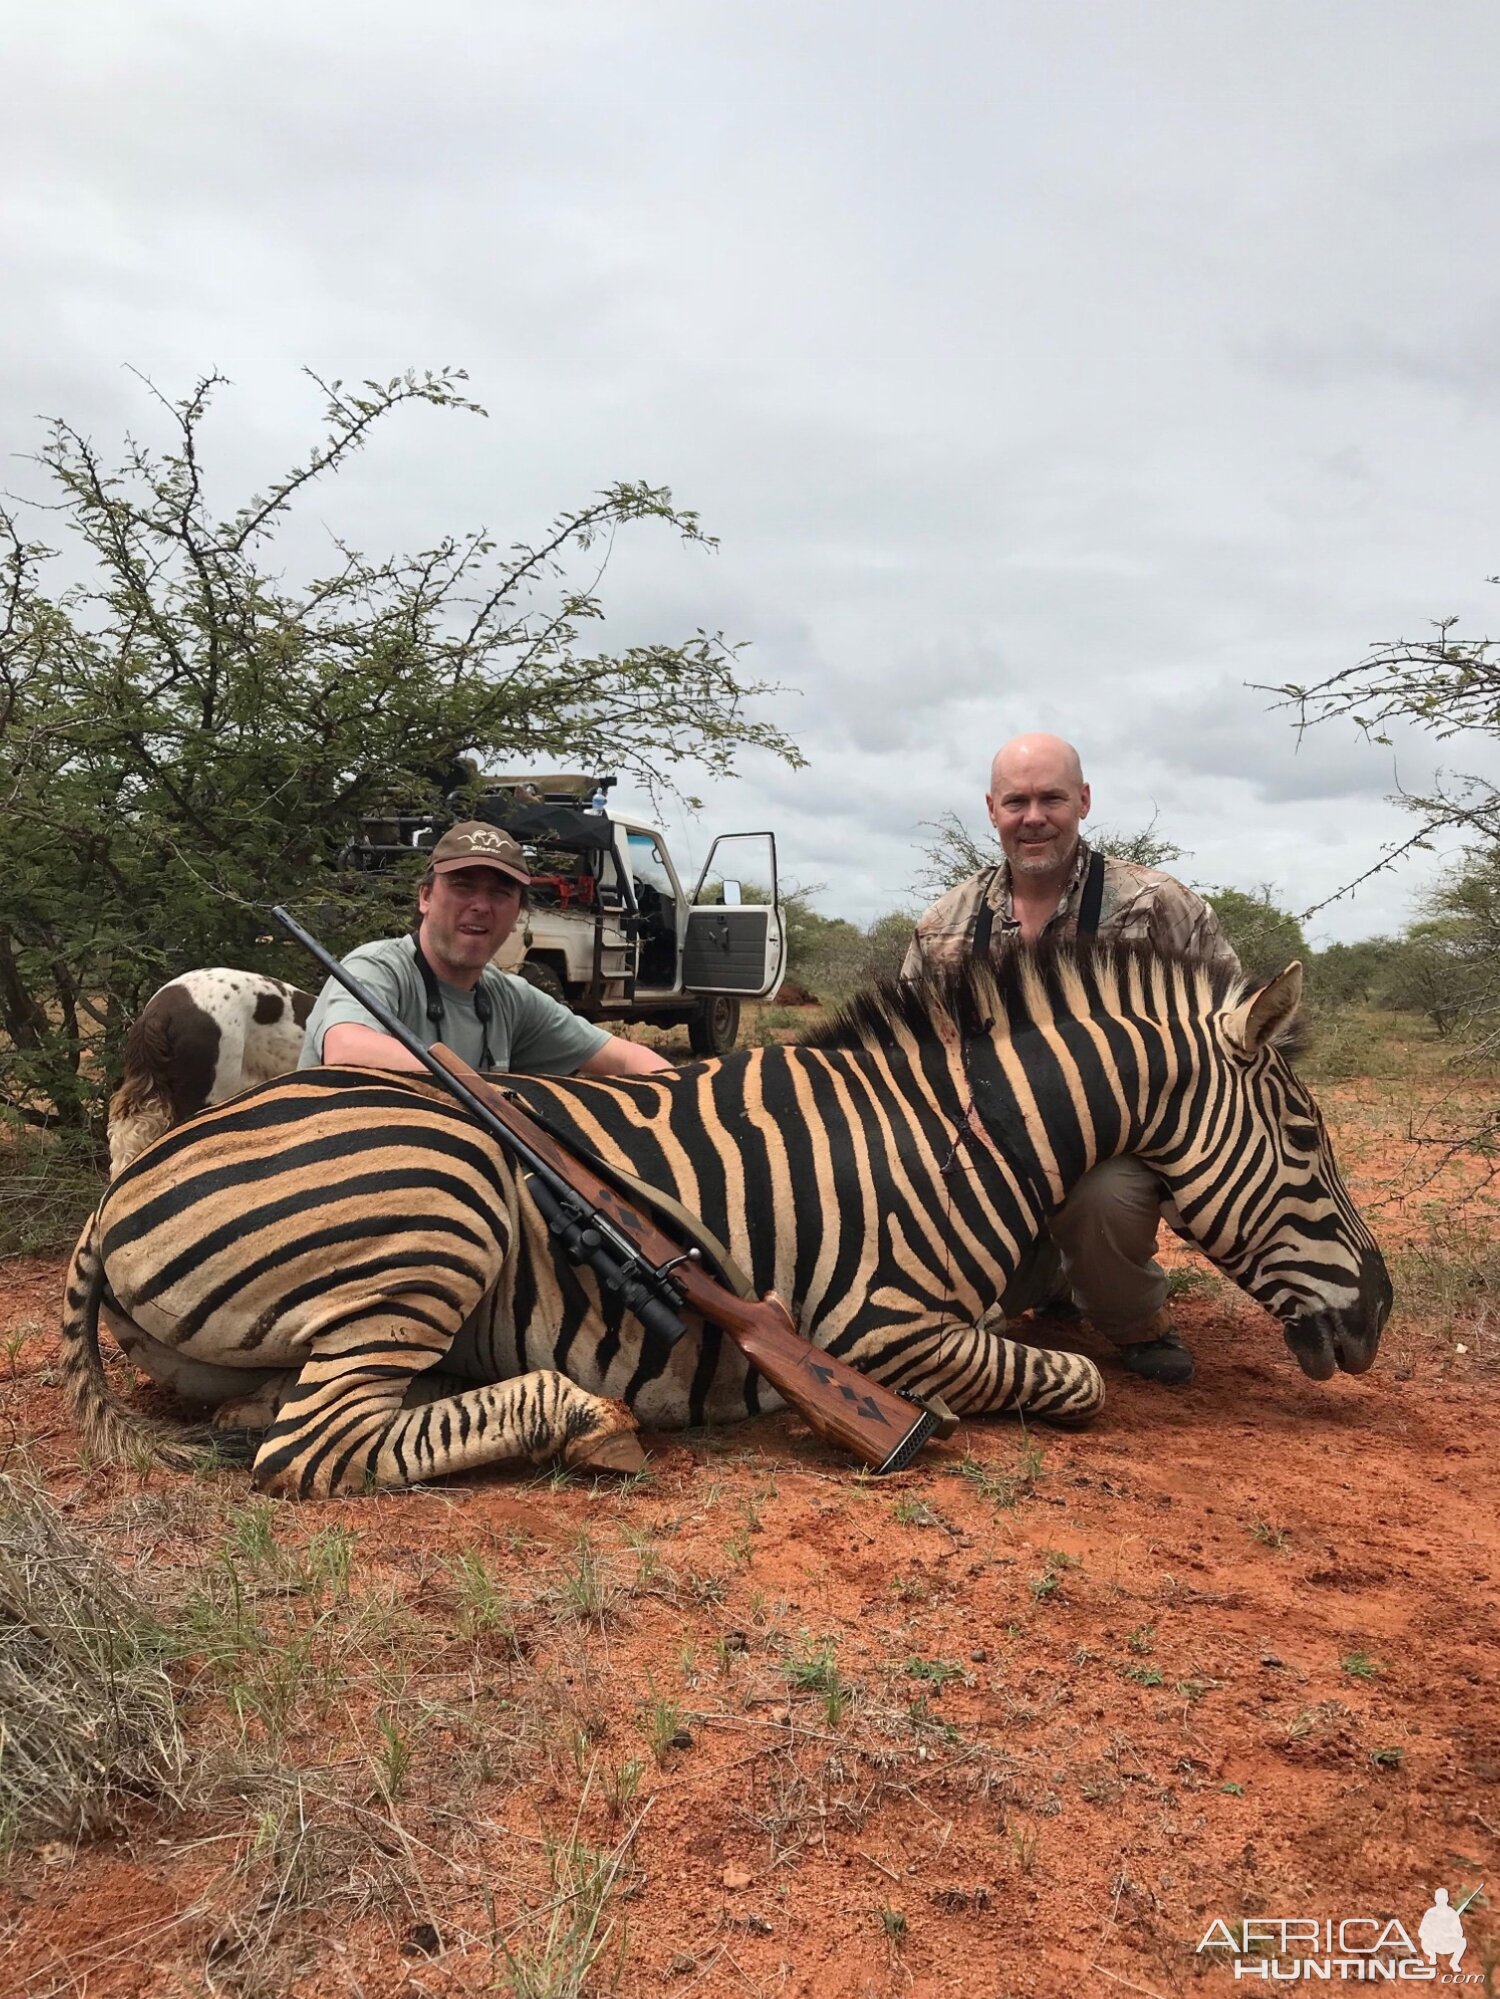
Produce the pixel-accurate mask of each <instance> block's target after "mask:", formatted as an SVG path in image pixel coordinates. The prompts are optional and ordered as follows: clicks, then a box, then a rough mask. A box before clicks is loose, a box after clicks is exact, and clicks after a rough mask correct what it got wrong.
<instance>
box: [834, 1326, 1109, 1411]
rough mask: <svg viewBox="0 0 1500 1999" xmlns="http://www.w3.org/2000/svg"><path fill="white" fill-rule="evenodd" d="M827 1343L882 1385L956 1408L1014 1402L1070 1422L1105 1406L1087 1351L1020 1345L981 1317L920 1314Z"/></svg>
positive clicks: (987, 1407) (989, 1408) (998, 1408)
mask: <svg viewBox="0 0 1500 1999" xmlns="http://www.w3.org/2000/svg"><path fill="white" fill-rule="evenodd" d="M832 1345H833V1350H834V1351H835V1352H837V1353H839V1354H840V1355H842V1357H843V1358H844V1359H845V1360H848V1361H851V1362H853V1364H854V1365H855V1366H856V1367H858V1368H860V1369H862V1370H863V1372H864V1373H866V1374H870V1375H873V1376H874V1377H875V1379H876V1380H877V1381H882V1382H884V1383H885V1385H886V1387H888V1388H895V1389H898V1390H899V1391H900V1392H901V1393H903V1394H906V1395H915V1396H917V1397H918V1398H919V1399H920V1398H921V1397H922V1396H924V1395H936V1396H940V1397H941V1398H942V1400H943V1401H944V1402H946V1403H947V1405H948V1407H949V1408H950V1409H951V1410H952V1411H953V1413H954V1415H955V1416H992V1415H997V1414H999V1412H1000V1411H1002V1410H1005V1409H1015V1410H1018V1411H1020V1412H1021V1413H1023V1414H1024V1415H1027V1416H1035V1417H1037V1418H1039V1419H1040V1420H1041V1421H1043V1422H1047V1423H1059V1424H1065V1425H1076V1424H1081V1423H1088V1422H1091V1421H1092V1420H1093V1418H1094V1417H1095V1416H1097V1415H1098V1413H1099V1411H1100V1409H1101V1408H1102V1407H1103V1406H1104V1377H1103V1376H1102V1375H1101V1374H1100V1372H1099V1370H1098V1368H1097V1367H1095V1365H1094V1363H1093V1362H1092V1361H1091V1360H1089V1359H1087V1358H1086V1356H1084V1355H1083V1354H1075V1353H1062V1352H1058V1351H1056V1350H1054V1349H1051V1348H1048V1347H1028V1346H1023V1345H1022V1344H1021V1343H1020V1342H1019V1341H1018V1340H1010V1339H1006V1338H1005V1336H1004V1335H1003V1334H1001V1333H996V1332H991V1331H989V1330H988V1329H987V1328H986V1327H985V1326H984V1325H983V1324H980V1325H977V1326H961V1325H955V1324H954V1323H953V1321H952V1320H951V1319H937V1318H924V1319H921V1320H916V1321H914V1322H912V1323H909V1324H907V1325H904V1326H890V1325H887V1326H884V1327H882V1329H881V1330H880V1332H879V1333H878V1334H866V1335H864V1336H863V1337H862V1338H860V1337H856V1338H855V1339H853V1340H843V1339H841V1340H838V1341H836V1342H834V1343H832Z"/></svg>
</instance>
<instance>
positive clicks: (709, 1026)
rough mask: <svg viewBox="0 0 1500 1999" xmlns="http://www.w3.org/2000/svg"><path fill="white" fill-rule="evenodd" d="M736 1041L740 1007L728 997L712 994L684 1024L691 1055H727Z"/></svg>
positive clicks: (723, 994)
mask: <svg viewBox="0 0 1500 1999" xmlns="http://www.w3.org/2000/svg"><path fill="white" fill-rule="evenodd" d="M739 1038H740V1003H739V1001H738V1000H737V999H736V998H735V997H734V995H733V994H732V993H712V994H710V995H709V997H708V998H707V999H706V1000H704V1001H703V1002H702V1004H701V1005H700V1006H699V1008H698V1011H697V1012H696V1013H695V1014H694V1015H693V1017H692V1019H691V1020H690V1021H689V1022H688V1041H689V1043H690V1044H691V1046H692V1050H693V1053H694V1054H695V1055H728V1054H729V1053H730V1052H731V1051H732V1050H733V1048H734V1044H735V1043H736V1041H738V1040H739Z"/></svg>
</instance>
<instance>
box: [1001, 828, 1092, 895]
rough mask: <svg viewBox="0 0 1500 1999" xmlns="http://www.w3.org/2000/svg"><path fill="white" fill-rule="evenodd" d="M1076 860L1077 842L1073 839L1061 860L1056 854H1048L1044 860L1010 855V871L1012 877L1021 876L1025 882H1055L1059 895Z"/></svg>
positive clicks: (1066, 883) (1037, 857)
mask: <svg viewBox="0 0 1500 1999" xmlns="http://www.w3.org/2000/svg"><path fill="white" fill-rule="evenodd" d="M1077 859H1078V841H1077V840H1076V839H1075V840H1073V842H1072V843H1071V844H1070V846H1069V847H1068V849H1067V851H1066V853H1065V854H1064V855H1063V856H1062V857H1061V858H1058V856H1057V855H1056V854H1048V855H1047V856H1046V857H1045V858H1043V857H1042V856H1040V855H1038V856H1036V857H1035V858H1027V857H1026V856H1024V855H1012V856H1011V857H1010V871H1011V874H1012V875H1013V876H1014V875H1023V876H1024V877H1025V878H1026V880H1027V881H1033V882H1048V881H1051V882H1055V883H1056V884H1057V889H1058V893H1059V894H1061V893H1062V891H1063V890H1064V889H1065V888H1066V887H1067V885H1068V877H1069V876H1070V875H1071V874H1072V872H1073V866H1074V863H1075V862H1076V861H1077Z"/></svg>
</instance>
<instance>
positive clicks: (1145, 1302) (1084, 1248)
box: [1000, 1158, 1167, 1347]
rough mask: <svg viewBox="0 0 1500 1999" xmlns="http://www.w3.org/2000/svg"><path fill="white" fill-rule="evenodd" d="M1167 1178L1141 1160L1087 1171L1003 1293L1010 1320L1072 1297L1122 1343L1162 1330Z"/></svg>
mask: <svg viewBox="0 0 1500 1999" xmlns="http://www.w3.org/2000/svg"><path fill="white" fill-rule="evenodd" d="M1165 1204H1166V1203H1165V1194H1164V1190H1163V1188H1162V1184H1161V1182H1160V1181H1159V1180H1158V1179H1157V1177H1156V1175H1155V1174H1154V1173H1152V1172H1151V1171H1150V1170H1149V1168H1147V1167H1145V1166H1143V1165H1142V1164H1141V1162H1140V1161H1139V1160H1138V1159H1131V1158H1124V1159H1106V1160H1105V1161H1104V1162H1103V1164H1102V1165H1099V1166H1096V1167H1095V1168H1094V1170H1093V1171H1092V1172H1091V1173H1086V1174H1085V1175H1084V1176H1083V1178H1082V1179H1081V1180H1080V1181H1079V1183H1078V1185H1077V1186H1076V1187H1075V1188H1074V1189H1073V1191H1072V1193H1071V1194H1069V1196H1068V1198H1067V1200H1066V1201H1064V1202H1063V1204H1062V1206H1061V1207H1060V1208H1059V1209H1058V1210H1057V1213H1056V1214H1055V1215H1053V1216H1051V1217H1050V1218H1049V1220H1048V1223H1047V1227H1046V1229H1045V1230H1044V1231H1043V1233H1042V1234H1041V1235H1040V1236H1038V1238H1037V1240H1036V1242H1035V1243H1034V1244H1033V1245H1032V1247H1031V1248H1030V1250H1028V1252H1027V1253H1026V1255H1025V1257H1024V1258H1023V1259H1022V1261H1021V1266H1020V1268H1019V1269H1018V1270H1017V1272H1016V1274H1015V1276H1014V1277H1013V1278H1012V1279H1011V1280H1010V1283H1009V1284H1008V1285H1007V1286H1006V1287H1005V1293H1004V1296H1003V1297H1002V1298H1001V1300H1000V1306H1001V1310H1002V1311H1003V1312H1004V1313H1005V1316H1006V1317H1007V1318H1008V1319H1014V1318H1018V1317H1019V1316H1020V1314H1021V1313H1022V1312H1028V1311H1037V1310H1039V1309H1040V1308H1041V1307H1043V1306H1045V1305H1047V1304H1049V1303H1052V1302H1054V1301H1055V1300H1056V1299H1058V1298H1059V1297H1063V1298H1066V1297H1071V1298H1072V1300H1073V1302H1074V1304H1075V1305H1077V1307H1078V1309H1079V1310H1080V1311H1081V1312H1083V1313H1084V1314H1085V1315H1086V1316H1087V1317H1088V1319H1089V1321H1090V1322H1091V1324H1093V1325H1094V1326H1095V1327H1096V1328H1097V1330H1098V1331H1099V1332H1101V1333H1103V1335H1104V1336H1105V1338H1106V1339H1108V1340H1112V1341H1113V1342H1114V1344H1115V1345H1116V1346H1121V1347H1123V1346H1131V1345H1133V1344H1134V1343H1135V1342H1136V1341H1138V1340H1151V1339H1156V1338H1158V1337H1159V1335H1160V1332H1161V1328H1160V1327H1159V1326H1157V1325H1154V1324H1153V1323H1152V1322H1153V1321H1154V1320H1155V1318H1156V1315H1157V1313H1158V1312H1159V1311H1160V1310H1161V1308H1162V1306H1163V1305H1165V1303H1166V1302H1167V1273H1166V1272H1165V1271H1164V1270H1163V1269H1162V1267H1161V1265H1160V1264H1159V1263H1158V1262H1157V1260H1156V1231H1157V1225H1158V1224H1159V1222H1160V1221H1161V1218H1162V1210H1163V1208H1164V1206H1165Z"/></svg>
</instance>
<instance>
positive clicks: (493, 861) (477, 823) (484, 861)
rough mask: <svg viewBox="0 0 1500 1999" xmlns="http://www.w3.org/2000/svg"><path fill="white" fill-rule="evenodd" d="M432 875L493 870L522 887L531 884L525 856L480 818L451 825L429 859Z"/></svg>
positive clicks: (508, 836) (496, 827) (506, 835)
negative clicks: (459, 870)
mask: <svg viewBox="0 0 1500 1999" xmlns="http://www.w3.org/2000/svg"><path fill="white" fill-rule="evenodd" d="M428 862H429V865H430V866H431V868H432V872H433V873H434V874H435V875H451V874H454V873H456V872H457V870H458V869H459V868H494V869H495V870H496V871H497V873H499V874H502V875H509V876H510V877H511V879H512V880H513V881H518V882H520V883H521V885H522V886H523V887H525V886H527V885H528V884H529V883H530V881H531V876H530V875H529V874H528V873H527V872H526V856H525V855H524V854H523V853H522V852H521V849H520V848H519V847H518V846H517V845H516V843H515V841H514V840H513V839H512V838H511V837H510V835H509V833H502V832H501V830H500V828H499V827H498V826H486V825H485V824H484V822H483V820H480V819H465V820H464V821H463V822H462V824H460V825H458V826H450V827H449V828H448V830H447V832H446V833H445V834H444V835H443V837H442V839H441V840H439V841H438V843H437V845H436V846H435V847H434V848H433V850H432V852H431V854H430V855H429V856H428Z"/></svg>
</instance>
